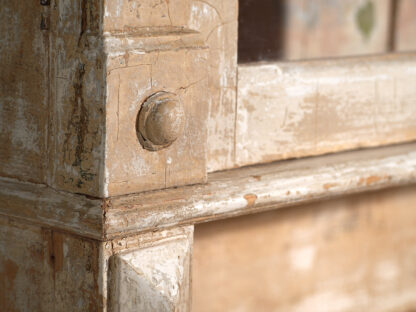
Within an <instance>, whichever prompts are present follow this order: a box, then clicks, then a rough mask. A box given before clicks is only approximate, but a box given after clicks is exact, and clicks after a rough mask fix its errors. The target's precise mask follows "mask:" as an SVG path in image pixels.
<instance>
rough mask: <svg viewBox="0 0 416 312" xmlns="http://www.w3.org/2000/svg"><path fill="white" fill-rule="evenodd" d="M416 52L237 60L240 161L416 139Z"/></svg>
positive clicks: (237, 162)
mask: <svg viewBox="0 0 416 312" xmlns="http://www.w3.org/2000/svg"><path fill="white" fill-rule="evenodd" d="M415 102H416V54H414V53H413V54H412V53H403V54H390V55H374V56H361V57H350V58H342V59H326V60H315V61H303V62H271V63H261V64H255V63H254V64H249V65H240V66H239V67H238V100H237V115H236V130H235V131H236V140H235V167H239V166H246V165H254V164H258V163H266V162H270V161H276V160H282V159H289V158H294V157H305V156H312V155H322V154H325V153H333V152H338V151H344V150H351V149H355V148H359V147H375V146H381V145H388V144H396V143H401V142H410V141H414V140H416V105H415Z"/></svg>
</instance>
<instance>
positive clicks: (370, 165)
mask: <svg viewBox="0 0 416 312" xmlns="http://www.w3.org/2000/svg"><path fill="white" fill-rule="evenodd" d="M415 182H416V143H412V144H404V145H397V146H390V147H382V148H375V149H368V150H360V151H353V152H345V153H338V154H334V155H325V156H319V157H314V158H306V159H299V160H288V161H282V162H276V163H272V164H268V165H259V166H253V167H247V168H240V169H235V170H230V171H223V172H218V173H212V174H210V175H209V179H208V183H207V184H200V185H193V186H184V187H178V188H170V189H165V190H160V191H152V192H143V193H138V194H132V195H125V196H117V197H111V198H108V199H90V198H87V197H85V196H80V195H73V194H70V193H65V192H57V191H55V190H53V189H50V188H48V187H45V186H42V185H35V184H30V183H26V184H22V183H20V182H15V181H10V180H6V179H2V180H1V181H0V214H2V215H8V216H11V217H14V218H18V219H22V220H25V221H27V222H31V223H36V224H41V225H45V226H52V227H57V228H62V229H65V230H66V231H70V232H73V233H79V234H81V235H83V236H87V237H92V238H95V239H104V240H105V239H111V238H114V237H120V236H125V235H128V234H129V235H130V234H134V233H139V232H145V231H151V230H155V229H159V228H167V227H171V226H177V225H181V224H194V223H199V222H204V221H209V220H216V219H222V218H226V217H231V216H236V215H241V214H248V213H253V212H260V211H264V210H270V209H277V208H281V207H287V206H291V205H294V204H297V203H303V202H308V201H311V200H317V199H321V198H326V197H331V196H339V195H343V194H348V193H355V192H362V191H367V190H371V189H376V188H385V187H390V186H396V185H405V184H410V183H415Z"/></svg>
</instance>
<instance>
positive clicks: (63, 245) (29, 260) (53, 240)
mask: <svg viewBox="0 0 416 312" xmlns="http://www.w3.org/2000/svg"><path fill="white" fill-rule="evenodd" d="M102 276H103V272H102V271H100V266H99V243H98V242H97V241H93V240H88V239H84V238H80V237H77V236H70V235H68V234H64V233H61V232H56V231H53V230H50V229H47V228H41V227H39V226H33V225H28V224H25V223H21V222H15V221H12V220H10V219H8V218H5V217H3V216H0V310H1V311H103V306H104V299H103V298H104V296H103V293H102V291H101V286H100V284H102V283H101V280H100V279H101V277H102Z"/></svg>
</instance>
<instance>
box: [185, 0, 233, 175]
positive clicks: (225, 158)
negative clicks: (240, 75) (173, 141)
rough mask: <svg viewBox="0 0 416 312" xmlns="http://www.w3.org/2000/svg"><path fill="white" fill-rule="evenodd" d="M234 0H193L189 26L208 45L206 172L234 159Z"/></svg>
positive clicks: (230, 164)
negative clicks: (201, 36) (199, 34)
mask: <svg viewBox="0 0 416 312" xmlns="http://www.w3.org/2000/svg"><path fill="white" fill-rule="evenodd" d="M238 3H239V2H238V1H237V0H226V1H224V0H205V1H193V2H192V9H191V17H190V27H191V28H193V29H198V30H199V31H200V32H201V34H202V35H203V36H204V38H205V42H206V43H207V45H208V46H209V70H208V78H209V81H208V85H209V102H210V106H209V115H208V137H207V171H208V172H212V171H217V170H224V169H227V168H231V167H232V166H233V162H234V150H233V149H232V148H230V146H231V147H232V146H234V135H235V127H234V126H235V108H236V101H237V93H236V92H237V28H238V22H237V15H238Z"/></svg>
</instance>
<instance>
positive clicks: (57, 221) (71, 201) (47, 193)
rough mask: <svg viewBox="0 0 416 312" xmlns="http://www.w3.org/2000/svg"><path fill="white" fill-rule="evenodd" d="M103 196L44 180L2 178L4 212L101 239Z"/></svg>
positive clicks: (0, 196)
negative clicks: (50, 184) (75, 191)
mask: <svg viewBox="0 0 416 312" xmlns="http://www.w3.org/2000/svg"><path fill="white" fill-rule="evenodd" d="M104 203H105V201H103V200H102V199H94V198H89V197H86V196H84V195H79V194H72V193H67V192H62V191H57V190H55V189H53V188H50V187H47V186H45V185H43V184H33V183H26V182H21V181H17V180H12V179H8V178H0V215H4V216H8V217H13V218H18V219H20V220H23V221H27V222H30V223H35V224H40V225H45V226H48V227H53V228H58V229H61V230H65V231H69V232H73V233H75V234H78V235H81V236H85V237H90V238H95V239H100V238H101V237H102V236H103V235H102V229H103V222H104V215H103V208H102V205H103V204H104Z"/></svg>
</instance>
